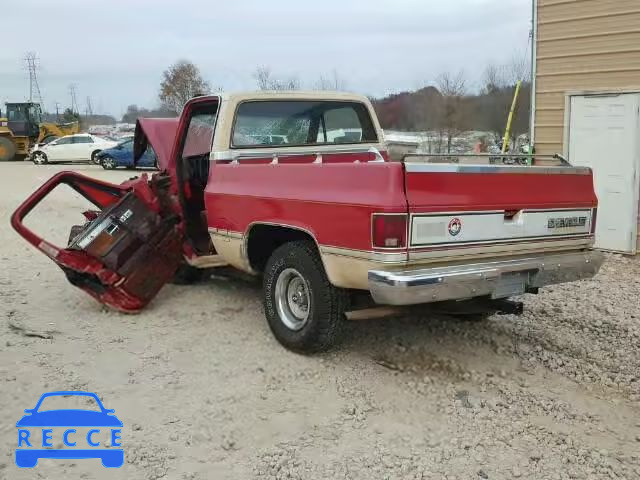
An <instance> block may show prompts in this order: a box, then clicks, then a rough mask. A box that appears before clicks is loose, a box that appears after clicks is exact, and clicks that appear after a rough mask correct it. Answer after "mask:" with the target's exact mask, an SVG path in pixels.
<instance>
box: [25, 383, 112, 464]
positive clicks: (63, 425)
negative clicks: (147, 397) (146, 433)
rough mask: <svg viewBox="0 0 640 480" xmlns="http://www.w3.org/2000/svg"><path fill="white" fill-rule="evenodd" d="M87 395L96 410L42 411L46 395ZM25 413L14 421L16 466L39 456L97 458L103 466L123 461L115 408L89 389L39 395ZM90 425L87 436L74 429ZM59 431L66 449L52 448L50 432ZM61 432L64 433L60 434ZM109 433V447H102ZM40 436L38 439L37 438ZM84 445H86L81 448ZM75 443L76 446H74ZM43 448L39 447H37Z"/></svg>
mask: <svg viewBox="0 0 640 480" xmlns="http://www.w3.org/2000/svg"><path fill="white" fill-rule="evenodd" d="M56 396H62V397H89V398H90V399H93V400H95V402H96V404H97V406H98V407H99V411H98V410H84V409H69V410H67V409H58V410H41V405H42V402H43V401H44V400H45V399H46V398H48V397H56ZM25 413H26V415H25V416H24V417H22V418H21V419H20V420H18V422H17V423H16V427H18V448H17V449H16V465H17V466H18V467H23V468H32V467H35V466H36V465H37V463H38V459H40V458H54V459H82V458H99V459H100V460H101V461H102V465H104V466H105V467H111V468H117V467H121V466H122V464H123V463H124V451H123V449H122V448H113V447H121V443H120V442H121V440H120V435H121V428H122V422H121V421H120V420H118V418H117V417H116V416H115V415H114V410H109V409H106V408H104V405H103V404H102V402H101V401H100V399H99V398H98V396H97V395H96V394H95V393H90V392H66V391H65V392H49V393H45V394H43V395H42V396H41V397H40V400H38V403H37V404H36V406H35V407H34V408H33V409H27V410H25ZM87 427H89V430H88V432H87V433H86V436H85V435H83V434H81V433H80V432H78V430H77V429H81V430H84V429H86V428H87ZM54 429H55V430H56V432H57V434H58V433H60V434H61V439H62V440H63V442H64V445H65V447H67V448H48V447H53V439H52V436H53V432H54ZM62 432H64V433H62ZM104 435H108V437H107V438H109V443H110V448H101V447H104V445H101V444H100V443H101V442H100V439H99V438H102V437H104ZM37 437H40V438H41V442H38V441H36V438H37ZM85 441H86V445H87V447H88V448H81V447H83V446H84V443H85ZM76 446H78V448H74V447H76ZM40 447H42V448H40Z"/></svg>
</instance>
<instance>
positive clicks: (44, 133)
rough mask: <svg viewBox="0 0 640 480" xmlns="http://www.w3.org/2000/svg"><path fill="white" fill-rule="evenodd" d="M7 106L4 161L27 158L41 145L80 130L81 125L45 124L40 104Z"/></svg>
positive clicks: (0, 142) (0, 123) (1, 142)
mask: <svg viewBox="0 0 640 480" xmlns="http://www.w3.org/2000/svg"><path fill="white" fill-rule="evenodd" d="M6 107H7V108H6V116H3V115H1V114H0V117H1V118H0V161H8V160H13V159H14V158H15V157H25V156H27V155H29V150H30V149H31V147H32V146H33V145H35V144H37V143H48V142H50V141H52V140H55V139H56V138H59V137H64V136H65V135H73V134H75V133H78V132H79V131H80V125H79V123H78V122H71V123H64V124H56V123H51V122H43V121H42V110H41V109H40V104H38V103H33V102H24V103H7V104H6Z"/></svg>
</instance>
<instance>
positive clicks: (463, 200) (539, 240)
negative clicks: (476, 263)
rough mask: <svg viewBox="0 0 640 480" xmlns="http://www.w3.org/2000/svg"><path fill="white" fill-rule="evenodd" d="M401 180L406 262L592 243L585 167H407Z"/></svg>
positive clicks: (592, 200)
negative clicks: (445, 254)
mask: <svg viewBox="0 0 640 480" xmlns="http://www.w3.org/2000/svg"><path fill="white" fill-rule="evenodd" d="M405 175H406V182H405V188H406V195H407V201H408V206H409V213H410V217H411V222H410V230H409V239H410V241H409V248H410V251H409V258H410V259H417V258H426V257H425V252H428V251H430V250H442V249H447V250H450V251H451V252H452V254H454V255H458V254H461V255H475V254H480V255H482V254H487V253H489V252H491V253H500V252H502V253H505V252H512V253H519V252H522V251H525V250H526V251H528V252H530V251H533V250H545V251H548V250H549V249H564V250H566V249H576V248H584V247H586V246H589V245H590V244H591V242H592V238H593V232H594V228H593V227H594V223H595V213H596V206H597V200H596V196H595V193H594V189H593V177H592V173H591V170H590V169H588V168H575V167H536V166H503V165H499V166H498V165H496V166H493V165H456V164H428V163H406V164H405ZM459 249H460V250H459ZM420 252H422V253H420ZM412 253H413V254H412Z"/></svg>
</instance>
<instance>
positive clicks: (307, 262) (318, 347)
mask: <svg viewBox="0 0 640 480" xmlns="http://www.w3.org/2000/svg"><path fill="white" fill-rule="evenodd" d="M263 289H264V311H265V316H266V318H267V322H268V323H269V327H270V328H271V331H272V332H273V334H274V335H275V337H276V339H277V340H278V341H279V342H280V343H281V344H282V345H283V346H285V347H286V348H288V349H291V350H294V351H298V352H303V353H312V352H318V351H322V350H327V349H328V348H329V347H331V346H332V345H333V344H334V343H335V342H336V341H337V339H338V337H339V334H340V330H341V327H342V323H343V321H344V314H345V311H346V309H347V303H348V295H347V293H346V291H344V290H342V289H340V288H336V287H334V286H333V285H332V284H331V283H330V282H329V279H328V278H327V274H326V273H325V271H324V267H323V265H322V260H321V259H320V255H319V254H318V251H317V249H316V247H315V245H314V244H313V243H311V242H308V241H296V242H289V243H286V244H284V245H282V246H280V247H278V248H277V249H276V250H275V251H274V252H273V254H272V255H271V258H270V259H269V261H268V262H267V265H266V267H265V272H264V281H263Z"/></svg>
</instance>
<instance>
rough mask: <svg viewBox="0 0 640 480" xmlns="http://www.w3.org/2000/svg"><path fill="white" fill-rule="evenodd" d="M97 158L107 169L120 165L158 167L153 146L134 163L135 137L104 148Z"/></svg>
mask: <svg viewBox="0 0 640 480" xmlns="http://www.w3.org/2000/svg"><path fill="white" fill-rule="evenodd" d="M96 160H97V161H98V162H99V163H100V165H102V168H104V169H105V170H113V169H114V168H118V167H126V168H133V167H134V166H135V167H153V168H157V165H158V159H157V158H156V154H155V152H154V151H153V149H152V148H151V147H148V148H147V150H146V151H145V152H144V154H143V155H142V157H140V159H139V160H138V161H137V162H136V164H135V165H134V164H133V138H127V139H126V140H123V141H122V142H120V143H119V144H118V145H116V146H115V147H113V148H108V149H106V150H102V151H101V152H100V153H99V154H97V155H96Z"/></svg>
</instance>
